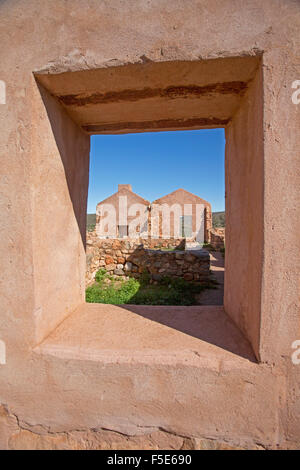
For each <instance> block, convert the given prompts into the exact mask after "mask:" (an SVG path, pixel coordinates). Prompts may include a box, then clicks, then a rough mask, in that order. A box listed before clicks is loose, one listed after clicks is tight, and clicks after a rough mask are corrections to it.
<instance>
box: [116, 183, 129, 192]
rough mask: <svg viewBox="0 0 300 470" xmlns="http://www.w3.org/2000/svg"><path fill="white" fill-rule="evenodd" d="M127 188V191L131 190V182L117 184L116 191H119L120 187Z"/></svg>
mask: <svg viewBox="0 0 300 470" xmlns="http://www.w3.org/2000/svg"><path fill="white" fill-rule="evenodd" d="M124 188H125V189H128V191H132V187H131V184H118V191H121V189H124Z"/></svg>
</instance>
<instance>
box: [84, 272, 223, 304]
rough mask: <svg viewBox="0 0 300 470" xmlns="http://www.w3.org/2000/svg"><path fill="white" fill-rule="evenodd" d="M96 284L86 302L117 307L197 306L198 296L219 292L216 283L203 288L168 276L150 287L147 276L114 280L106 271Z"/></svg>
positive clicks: (99, 273) (101, 273)
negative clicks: (210, 291) (205, 292)
mask: <svg viewBox="0 0 300 470" xmlns="http://www.w3.org/2000/svg"><path fill="white" fill-rule="evenodd" d="M107 278H109V279H111V282H110V283H109V284H107V283H105V279H107ZM95 280H96V282H95V284H93V285H92V286H90V287H88V288H87V289H86V301H87V302H90V303H103V304H113V305H120V304H133V305H196V300H195V294H198V293H200V292H201V291H202V290H203V289H205V288H215V285H214V284H213V283H208V284H207V285H204V286H203V285H199V284H196V283H192V282H187V281H185V280H184V279H182V278H170V277H167V276H165V277H163V278H162V279H161V281H159V282H158V283H157V284H150V276H149V274H148V273H147V272H144V273H143V275H142V276H141V278H140V279H139V280H137V279H134V278H131V279H129V280H114V279H113V278H112V277H109V276H108V274H107V273H106V272H105V270H104V269H101V270H99V271H98V272H97V274H96V277H95Z"/></svg>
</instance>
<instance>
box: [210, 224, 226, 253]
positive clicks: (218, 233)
mask: <svg viewBox="0 0 300 470" xmlns="http://www.w3.org/2000/svg"><path fill="white" fill-rule="evenodd" d="M210 244H211V246H212V247H213V248H214V249H215V250H221V249H223V248H225V228H213V229H211V230H210Z"/></svg>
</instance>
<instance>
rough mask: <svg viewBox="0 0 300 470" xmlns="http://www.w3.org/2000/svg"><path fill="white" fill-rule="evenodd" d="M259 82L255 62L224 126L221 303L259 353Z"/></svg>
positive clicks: (260, 144) (261, 203) (261, 226)
mask: <svg viewBox="0 0 300 470" xmlns="http://www.w3.org/2000/svg"><path fill="white" fill-rule="evenodd" d="M262 94H263V83H262V71H261V68H259V70H258V72H257V74H256V77H255V79H254V81H253V83H252V86H251V88H250V89H249V90H248V92H247V94H246V96H245V97H244V101H243V104H242V106H241V108H240V109H239V111H238V112H237V113H236V114H235V116H234V118H233V120H232V121H231V123H230V124H229V125H228V126H227V127H226V156H225V161H226V163H225V165H226V219H227V220H226V237H227V239H226V258H225V270H226V276H225V292H224V293H225V295H224V307H225V310H226V311H227V313H228V315H229V316H230V317H231V318H232V319H233V320H234V321H235V323H236V324H237V325H238V326H239V328H240V329H241V330H242V331H243V333H244V334H245V336H246V337H247V338H248V339H249V340H250V342H251V344H252V347H253V349H254V351H255V353H256V355H257V357H259V347H260V344H259V341H260V315H261V283H262V268H263V266H262V265H263V251H262V250H263V161H264V147H263V98H262Z"/></svg>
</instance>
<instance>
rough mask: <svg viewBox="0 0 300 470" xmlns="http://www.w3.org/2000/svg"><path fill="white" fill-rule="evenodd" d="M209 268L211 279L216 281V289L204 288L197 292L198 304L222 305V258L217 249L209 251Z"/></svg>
mask: <svg viewBox="0 0 300 470" xmlns="http://www.w3.org/2000/svg"><path fill="white" fill-rule="evenodd" d="M210 269H211V272H212V274H211V277H212V279H216V280H217V281H218V284H217V286H216V287H217V288H216V289H205V290H204V291H203V292H201V293H200V294H197V303H198V304H199V305H223V296H224V258H223V255H222V253H220V252H219V251H211V252H210Z"/></svg>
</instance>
